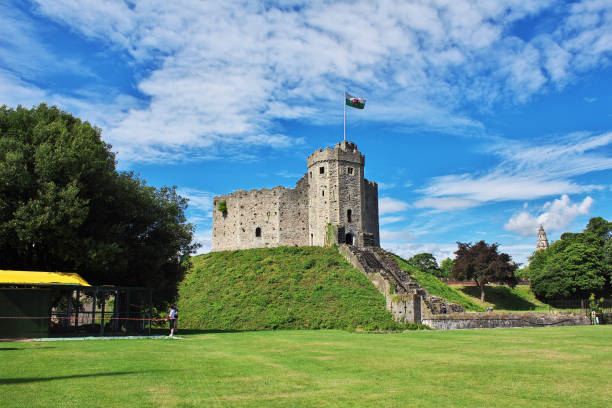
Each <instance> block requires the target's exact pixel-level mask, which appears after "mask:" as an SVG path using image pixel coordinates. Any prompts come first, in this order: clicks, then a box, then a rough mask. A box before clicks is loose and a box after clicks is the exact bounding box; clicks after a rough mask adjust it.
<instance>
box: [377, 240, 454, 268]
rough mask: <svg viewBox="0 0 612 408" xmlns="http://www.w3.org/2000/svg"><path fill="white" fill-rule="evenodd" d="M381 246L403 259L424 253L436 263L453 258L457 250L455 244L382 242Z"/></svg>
mask: <svg viewBox="0 0 612 408" xmlns="http://www.w3.org/2000/svg"><path fill="white" fill-rule="evenodd" d="M381 246H382V247H383V248H385V249H386V250H387V251H391V252H393V253H394V254H397V255H399V256H401V257H402V258H404V259H408V258H411V257H412V256H414V255H416V254H421V253H424V252H425V253H430V254H432V255H433V256H434V257H435V258H436V260H437V261H438V263H439V262H442V261H443V260H444V259H446V258H451V259H453V258H455V254H454V252H455V251H456V250H457V245H456V244H453V245H449V244H436V243H425V244H423V243H402V242H382V243H381Z"/></svg>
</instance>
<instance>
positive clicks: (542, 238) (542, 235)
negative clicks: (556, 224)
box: [536, 224, 548, 251]
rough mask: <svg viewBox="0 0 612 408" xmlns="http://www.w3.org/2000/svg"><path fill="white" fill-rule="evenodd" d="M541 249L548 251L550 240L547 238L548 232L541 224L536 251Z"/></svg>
mask: <svg viewBox="0 0 612 408" xmlns="http://www.w3.org/2000/svg"><path fill="white" fill-rule="evenodd" d="M541 249H548V239H547V238H546V232H545V231H544V227H543V226H542V224H540V229H538V243H537V244H536V251H539V250H541Z"/></svg>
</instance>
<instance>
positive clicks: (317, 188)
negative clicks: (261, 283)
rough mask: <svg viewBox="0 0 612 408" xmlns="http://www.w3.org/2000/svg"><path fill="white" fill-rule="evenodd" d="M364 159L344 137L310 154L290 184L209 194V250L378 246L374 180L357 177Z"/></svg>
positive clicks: (359, 175) (376, 200)
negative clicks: (304, 168) (299, 175)
mask: <svg viewBox="0 0 612 408" xmlns="http://www.w3.org/2000/svg"><path fill="white" fill-rule="evenodd" d="M364 164H365V157H364V155H363V154H361V153H360V152H359V150H357V146H356V145H355V143H350V142H346V141H344V142H341V143H337V144H336V146H335V147H334V148H331V147H327V148H325V149H319V150H317V151H315V152H314V153H313V154H311V155H310V156H309V157H308V161H307V169H308V172H307V173H306V174H305V175H304V177H302V178H301V179H300V180H299V181H298V182H297V183H296V185H295V188H285V187H274V188H273V189H267V188H264V189H262V190H251V191H244V190H238V191H235V192H233V193H230V194H226V195H222V196H217V197H215V198H214V199H213V233H212V250H213V251H225V250H234V249H247V248H262V247H274V246H281V245H289V246H307V245H318V246H323V245H332V244H344V243H347V244H352V245H356V246H359V247H364V246H379V245H380V240H379V232H378V185H377V184H376V183H374V182H372V181H368V180H366V179H365V178H364V177H363V168H364ZM221 208H223V209H224V210H223V211H222V210H221Z"/></svg>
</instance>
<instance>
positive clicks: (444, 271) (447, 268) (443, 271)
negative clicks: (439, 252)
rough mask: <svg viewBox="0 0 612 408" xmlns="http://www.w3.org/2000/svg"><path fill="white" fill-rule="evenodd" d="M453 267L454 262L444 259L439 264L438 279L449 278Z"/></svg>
mask: <svg viewBox="0 0 612 408" xmlns="http://www.w3.org/2000/svg"><path fill="white" fill-rule="evenodd" d="M453 265H455V261H453V260H452V259H450V258H446V259H445V260H443V261H442V264H440V277H441V278H449V277H450V276H451V272H452V270H453Z"/></svg>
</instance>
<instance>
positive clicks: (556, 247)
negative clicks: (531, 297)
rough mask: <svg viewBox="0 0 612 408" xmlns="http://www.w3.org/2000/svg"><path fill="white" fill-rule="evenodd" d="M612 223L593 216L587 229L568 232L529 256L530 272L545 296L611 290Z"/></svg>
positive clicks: (540, 294) (537, 291)
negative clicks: (578, 231) (546, 247)
mask: <svg viewBox="0 0 612 408" xmlns="http://www.w3.org/2000/svg"><path fill="white" fill-rule="evenodd" d="M611 234H612V223H610V222H608V221H606V220H605V219H603V218H601V217H595V218H592V219H591V220H590V221H589V223H588V224H587V226H586V228H585V229H584V231H583V232H580V233H567V232H566V233H564V234H562V235H561V239H560V240H558V241H555V242H554V243H553V244H552V245H550V246H549V247H548V249H545V250H540V251H536V252H534V253H533V254H532V255H531V257H530V258H529V261H530V263H529V268H528V270H527V275H528V277H529V279H530V282H531V288H532V290H533V292H534V293H535V294H536V296H538V297H539V298H542V299H559V298H569V297H576V296H579V297H587V296H588V295H589V294H590V293H592V292H593V293H597V294H609V292H610V278H611V276H610V275H611V269H612V254H610V250H611V249H612V244H610V242H611V241H612V240H611V239H610V236H611Z"/></svg>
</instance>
